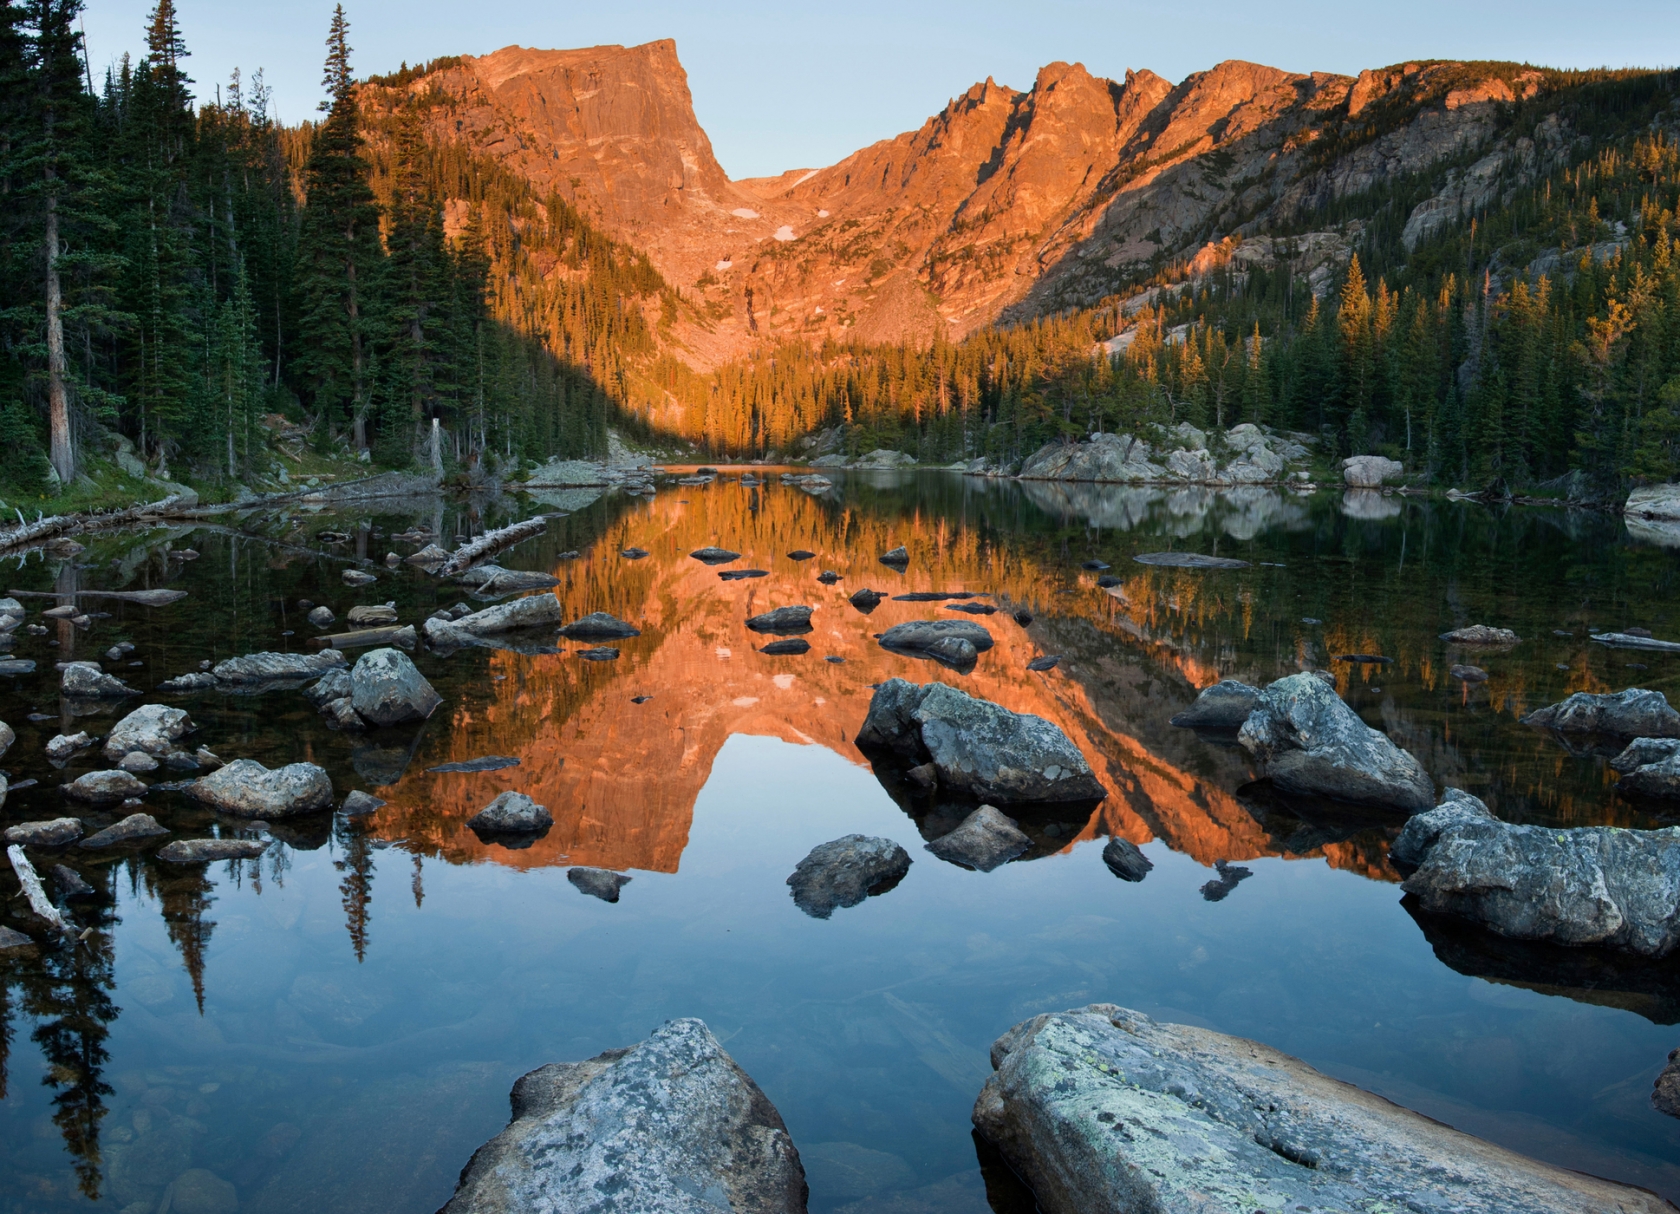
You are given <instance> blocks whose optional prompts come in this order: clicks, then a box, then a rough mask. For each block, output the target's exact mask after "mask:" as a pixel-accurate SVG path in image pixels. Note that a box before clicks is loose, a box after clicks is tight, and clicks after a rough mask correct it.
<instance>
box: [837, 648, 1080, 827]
mask: <svg viewBox="0 0 1680 1214" xmlns="http://www.w3.org/2000/svg"><path fill="white" fill-rule="evenodd" d="M857 743H858V745H859V746H864V747H875V748H878V749H883V750H890V751H891V752H892V753H893V754H894V755H896V756H898V757H899V758H901V759H903V760H906V761H908V762H909V763H910V764H911V765H912V766H920V765H921V764H923V763H932V764H933V767H934V773H935V775H936V776H937V778H938V781H939V784H940V786H941V787H943V788H945V789H947V790H950V791H954V792H958V793H962V794H966V795H968V796H972V797H974V798H975V799H976V800H979V801H985V802H988V803H990V804H993V805H1030V804H1035V803H1042V802H1054V801H1100V800H1102V799H1103V798H1104V797H1105V796H1107V795H1108V793H1107V790H1106V789H1104V788H1103V786H1102V784H1101V783H1100V782H1099V781H1098V780H1097V778H1096V776H1095V775H1093V774H1092V773H1091V767H1090V765H1089V764H1088V763H1086V761H1085V756H1084V755H1082V754H1080V753H1079V748H1078V747H1077V746H1075V745H1074V744H1073V743H1072V742H1071V741H1070V740H1069V739H1068V736H1067V735H1066V734H1065V733H1063V732H1062V731H1061V730H1060V729H1059V728H1057V727H1056V726H1055V725H1053V724H1051V723H1050V722H1049V721H1046V720H1045V719H1044V718H1043V717H1037V716H1033V715H1031V714H1029V713H1020V712H1011V711H1010V710H1009V709H1007V708H1003V707H1001V706H999V705H997V704H993V703H991V702H990V701H989V700H980V699H976V698H975V697H973V696H971V695H967V694H965V693H963V692H961V691H958V690H957V689H956V688H954V687H948V686H946V685H945V684H944V683H926V684H921V685H918V684H915V683H907V682H905V681H904V680H903V679H888V680H887V681H886V682H885V683H883V684H881V685H880V687H878V688H876V689H875V694H874V695H873V696H871V697H870V700H869V714H868V716H866V717H865V718H864V722H863V728H862V729H860V730H859V731H858V735H857Z"/></svg>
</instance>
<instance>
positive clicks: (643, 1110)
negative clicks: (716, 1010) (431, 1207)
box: [439, 1020, 807, 1214]
mask: <svg viewBox="0 0 1680 1214" xmlns="http://www.w3.org/2000/svg"><path fill="white" fill-rule="evenodd" d="M512 1104H513V1119H512V1121H510V1122H509V1123H508V1126H507V1128H506V1129H505V1130H503V1131H502V1132H501V1133H500V1134H498V1135H496V1137H494V1138H492V1139H491V1140H490V1141H489V1142H487V1143H485V1144H484V1145H483V1146H482V1147H480V1148H479V1149H478V1150H477V1151H475V1152H474V1153H473V1157H472V1159H471V1160H470V1161H469V1162H468V1164H467V1166H466V1167H465V1168H464V1169H463V1170H462V1172H461V1180H460V1183H459V1184H458V1185H457V1186H456V1188H455V1195H454V1196H453V1197H451V1198H450V1199H449V1202H448V1204H446V1205H445V1206H444V1207H443V1209H442V1210H441V1211H439V1214H522V1212H524V1211H534V1210H553V1211H562V1210H567V1211H571V1210H575V1211H585V1210H587V1211H589V1212H590V1214H700V1212H701V1211H711V1210H717V1211H725V1210H733V1211H737V1212H739V1214H804V1211H805V1208H806V1205H805V1203H806V1196H807V1188H806V1184H805V1169H804V1168H803V1167H802V1166H801V1165H800V1162H799V1152H798V1151H797V1150H796V1149H795V1148H794V1145H793V1140H792V1139H791V1138H789V1137H788V1132H787V1126H786V1125H784V1124H783V1122H782V1118H781V1114H779V1113H778V1112H777V1111H776V1106H775V1105H773V1104H771V1103H770V1101H769V1099H768V1098H767V1097H766V1096H765V1095H764V1093H763V1092H762V1091H760V1090H759V1088H758V1085H757V1084H755V1083H754V1082H753V1081H752V1078H751V1077H750V1076H749V1075H748V1074H747V1073H746V1072H745V1071H743V1070H742V1069H741V1068H740V1067H739V1066H737V1065H736V1063H735V1060H734V1059H733V1058H731V1057H730V1056H729V1055H728V1054H726V1053H725V1052H724V1050H723V1047H722V1046H721V1045H719V1044H718V1042H717V1038H715V1037H713V1036H712V1034H711V1032H710V1030H708V1029H707V1028H706V1026H705V1024H704V1023H703V1022H701V1021H699V1020H669V1021H666V1022H665V1023H664V1024H663V1025H661V1026H660V1027H659V1028H658V1029H656V1030H655V1031H654V1033H653V1034H652V1035H651V1036H650V1037H648V1039H647V1040H646V1041H643V1042H640V1043H639V1044H637V1045H634V1046H631V1047H630V1048H629V1049H621V1050H608V1051H607V1052H605V1053H604V1054H597V1055H596V1056H595V1057H593V1058H590V1059H588V1060H587V1061H584V1062H556V1063H550V1064H549V1065H547V1066H545V1067H539V1068H538V1069H537V1070H534V1071H532V1072H531V1073H530V1074H528V1075H525V1076H523V1077H522V1078H521V1079H520V1080H519V1082H518V1083H516V1084H514V1087H513V1097H512Z"/></svg>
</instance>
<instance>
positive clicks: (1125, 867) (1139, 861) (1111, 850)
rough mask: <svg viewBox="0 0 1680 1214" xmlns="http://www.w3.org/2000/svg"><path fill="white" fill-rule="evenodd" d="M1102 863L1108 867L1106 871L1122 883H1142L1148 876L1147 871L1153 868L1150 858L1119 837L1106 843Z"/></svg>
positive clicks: (1133, 844)
mask: <svg viewBox="0 0 1680 1214" xmlns="http://www.w3.org/2000/svg"><path fill="white" fill-rule="evenodd" d="M1102 858H1103V863H1104V864H1106V865H1108V871H1109V872H1111V873H1113V874H1114V875H1115V876H1116V877H1119V878H1120V879H1121V880H1122V881H1142V880H1143V879H1144V878H1145V877H1147V876H1148V875H1149V870H1150V869H1152V868H1154V867H1155V864H1154V862H1153V861H1152V860H1150V858H1149V857H1148V856H1146V855H1144V854H1143V852H1142V851H1140V850H1139V849H1138V845H1137V844H1136V843H1133V842H1131V841H1130V840H1128V839H1122V838H1120V836H1119V835H1116V836H1114V838H1112V839H1110V840H1109V841H1108V846H1107V847H1105V848H1103V853H1102Z"/></svg>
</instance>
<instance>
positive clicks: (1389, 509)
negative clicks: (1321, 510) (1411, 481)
mask: <svg viewBox="0 0 1680 1214" xmlns="http://www.w3.org/2000/svg"><path fill="white" fill-rule="evenodd" d="M1400 510H1401V504H1400V499H1399V498H1397V497H1388V496H1385V495H1384V494H1383V493H1382V492H1381V491H1380V490H1377V489H1349V490H1348V491H1347V492H1346V493H1344V494H1342V513H1343V514H1345V515H1347V516H1348V517H1349V518H1356V519H1360V520H1362V521H1365V522H1381V521H1383V520H1384V519H1391V518H1399V517H1400Z"/></svg>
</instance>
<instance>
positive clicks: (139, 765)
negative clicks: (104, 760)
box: [117, 750, 158, 775]
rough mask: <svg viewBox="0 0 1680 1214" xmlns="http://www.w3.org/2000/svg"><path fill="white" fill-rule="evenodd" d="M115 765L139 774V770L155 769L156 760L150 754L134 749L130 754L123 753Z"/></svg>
mask: <svg viewBox="0 0 1680 1214" xmlns="http://www.w3.org/2000/svg"><path fill="white" fill-rule="evenodd" d="M117 766H118V767H120V768H122V769H123V770H124V771H128V772H133V773H134V774H135V775H139V774H140V773H141V772H147V771H156V770H157V769H158V761H157V760H156V759H154V758H152V756H151V755H149V754H147V753H146V752H145V751H143V750H136V751H133V752H132V753H130V754H126V755H124V756H123V757H122V758H121V759H120V760H119V761H118V762H117Z"/></svg>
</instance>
